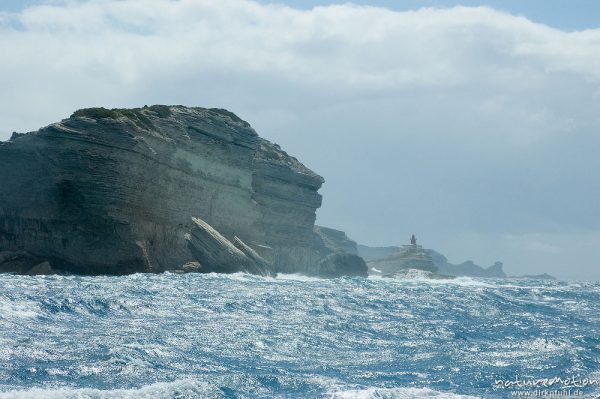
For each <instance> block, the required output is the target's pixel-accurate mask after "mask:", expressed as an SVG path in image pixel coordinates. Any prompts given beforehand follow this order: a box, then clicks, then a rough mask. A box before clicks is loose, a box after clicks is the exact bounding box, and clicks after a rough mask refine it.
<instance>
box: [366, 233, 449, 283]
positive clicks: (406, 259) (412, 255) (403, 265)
mask: <svg viewBox="0 0 600 399" xmlns="http://www.w3.org/2000/svg"><path fill="white" fill-rule="evenodd" d="M413 239H414V236H413ZM367 265H368V266H369V269H370V270H372V271H375V272H377V273H383V274H388V273H394V272H398V271H401V270H406V269H416V270H423V271H427V272H431V273H436V272H437V271H438V268H437V266H435V265H434V263H433V260H432V259H431V256H429V254H428V253H427V251H426V250H425V249H423V247H422V246H421V245H417V244H416V240H415V241H414V244H409V245H403V246H402V247H400V249H399V250H398V251H396V252H394V253H392V254H391V255H388V256H387V257H385V258H383V259H376V260H371V261H369V262H368V263H367Z"/></svg>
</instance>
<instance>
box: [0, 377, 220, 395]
mask: <svg viewBox="0 0 600 399" xmlns="http://www.w3.org/2000/svg"><path fill="white" fill-rule="evenodd" d="M219 393H220V395H219ZM221 396H223V395H222V393H221V392H220V391H219V389H218V388H216V387H210V386H209V384H208V383H203V382H199V381H193V380H176V381H173V382H159V383H156V384H151V385H145V386H143V387H141V388H135V389H110V390H101V389H91V388H63V387H57V388H32V389H28V390H23V391H7V392H0V399H40V398H44V399H117V398H118V399H167V398H169V399H171V398H174V397H177V398H207V397H221Z"/></svg>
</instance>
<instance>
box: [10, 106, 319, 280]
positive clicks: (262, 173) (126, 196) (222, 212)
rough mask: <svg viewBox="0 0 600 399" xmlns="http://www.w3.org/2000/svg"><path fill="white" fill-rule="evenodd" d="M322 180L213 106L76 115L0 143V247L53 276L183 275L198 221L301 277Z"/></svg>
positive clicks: (313, 260)
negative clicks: (40, 264) (46, 267)
mask: <svg viewBox="0 0 600 399" xmlns="http://www.w3.org/2000/svg"><path fill="white" fill-rule="evenodd" d="M322 183H323V178H322V177H321V176H319V175H317V174H316V173H314V172H312V171H311V170H309V169H308V168H306V167H305V166H304V165H302V164H301V163H300V162H299V161H298V160H297V159H295V158H293V157H291V156H289V155H288V154H287V153H285V152H284V151H283V150H281V148H280V147H279V146H278V145H276V144H273V143H271V142H269V141H267V140H264V139H262V138H260V137H258V135H257V134H256V132H255V131H254V130H253V129H252V128H251V126H250V125H249V124H248V123H247V122H245V121H243V120H242V119H240V118H238V117H237V116H236V115H234V114H232V113H230V112H228V111H225V110H221V109H205V108H187V107H183V106H152V107H144V108H138V109H121V110H117V109H115V110H107V109H103V108H93V109H84V110H80V111H77V112H75V113H74V114H73V115H72V116H71V117H70V118H68V119H65V120H63V121H61V122H58V123H54V124H52V125H49V126H47V127H45V128H42V129H40V130H39V131H37V132H32V133H28V134H13V137H12V138H11V139H10V140H9V141H7V142H1V143H0V190H1V193H2V195H1V196H0V251H13V252H14V251H26V252H27V253H28V254H30V256H31V257H33V258H35V259H44V260H46V261H48V262H49V263H50V264H51V266H52V268H53V269H56V270H60V271H64V272H72V273H81V274H127V273H133V272H161V271H165V270H180V269H181V268H182V267H183V266H182V265H187V266H186V267H187V268H188V269H190V270H193V269H194V266H193V264H194V263H193V262H195V261H196V259H195V258H194V256H193V255H192V254H191V251H190V249H189V246H188V241H187V240H186V234H190V232H191V231H192V230H193V229H194V228H195V226H194V223H193V222H192V221H191V220H192V219H191V218H192V217H194V216H195V217H199V218H201V219H202V220H204V221H206V222H207V223H209V224H210V226H212V227H213V228H214V229H215V230H217V231H218V232H219V233H220V234H221V235H222V236H224V237H226V238H227V239H228V240H233V237H234V236H237V237H239V238H240V240H241V241H243V242H244V243H246V244H247V245H248V246H249V247H252V248H254V249H255V250H257V251H258V252H259V253H260V250H261V249H262V250H266V251H267V252H268V253H269V256H270V257H271V258H272V260H273V264H274V266H275V267H276V268H277V269H279V270H281V271H283V272H300V273H308V272H310V271H312V270H314V267H315V266H314V265H316V264H318V262H319V261H320V259H321V258H322V255H321V254H320V253H319V251H318V250H316V249H315V247H314V233H313V227H314V221H315V210H316V209H317V208H318V207H319V206H320V204H321V196H320V194H319V193H318V192H317V191H318V189H319V188H320V187H321V185H322Z"/></svg>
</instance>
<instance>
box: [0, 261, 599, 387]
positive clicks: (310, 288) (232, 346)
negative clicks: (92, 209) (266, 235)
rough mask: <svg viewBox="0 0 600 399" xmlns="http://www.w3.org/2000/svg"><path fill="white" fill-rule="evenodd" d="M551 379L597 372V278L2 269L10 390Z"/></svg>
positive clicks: (2, 374) (0, 312) (1, 368)
mask: <svg viewBox="0 0 600 399" xmlns="http://www.w3.org/2000/svg"><path fill="white" fill-rule="evenodd" d="M553 377H561V378H570V377H575V379H584V378H590V379H600V284H599V283H583V282H578V283H575V282H553V281H550V282H547V281H535V280H477V279H469V278H459V279H456V280H452V281H436V280H425V279H411V280H394V279H382V278H369V279H365V278H344V279H334V280H319V279H311V278H304V277H299V276H288V277H285V276H284V277H283V278H281V277H280V278H276V279H273V278H262V277H256V276H249V275H242V274H235V275H216V274H209V275H199V274H187V275H174V274H168V273H167V274H162V275H145V274H136V275H132V276H127V277H60V276H48V277H43V276H40V277H24V276H14V275H0V399H6V398H11V399H12V398H16V399H18V398H36V399H38V398H50V399H53V398H60V399H63V398H65V399H68V398H86V399H87V398H148V399H150V398H152V399H154V398H157V399H161V398H173V399H184V398H378V399H384V398H402V399H409V398H437V399H455V398H507V397H511V395H514V392H517V391H518V390H517V389H515V388H514V387H509V388H500V387H497V386H494V385H495V383H496V382H497V381H498V380H503V381H515V380H516V379H522V380H524V379H541V378H553ZM592 382H593V381H592ZM557 386H558V385H554V386H553V387H551V388H544V389H552V390H556V389H557ZM521 391H522V390H521ZM529 391H531V389H529ZM581 391H582V392H584V393H585V396H584V397H594V398H595V397H598V396H600V387H599V386H598V385H594V384H593V383H592V384H590V385H589V386H587V387H585V388H583V389H582V390H581ZM512 397H514V396H512Z"/></svg>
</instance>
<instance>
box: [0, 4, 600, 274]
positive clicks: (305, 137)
mask: <svg viewBox="0 0 600 399" xmlns="http://www.w3.org/2000/svg"><path fill="white" fill-rule="evenodd" d="M54 3H55V4H49V5H41V6H34V7H29V8H27V9H25V10H23V11H22V12H20V13H17V14H9V13H3V14H2V15H0V54H1V56H0V57H1V58H0V87H2V88H3V95H2V96H0V139H2V138H4V139H5V138H8V137H9V135H10V132H12V131H13V130H16V131H26V130H34V129H37V128H38V127H40V126H42V125H45V124H48V123H50V122H53V121H56V120H58V119H61V118H63V117H66V116H68V115H70V113H71V112H72V111H73V110H75V109H77V108H82V107H85V106H107V107H124V106H141V105H144V104H152V103H171V104H186V105H198V106H218V107H225V108H228V109H231V110H232V111H234V112H236V113H238V114H240V116H242V117H244V118H245V119H247V120H248V121H249V122H251V123H252V124H253V125H254V126H255V128H256V129H257V130H258V131H259V133H261V134H262V135H264V136H266V137H268V138H271V139H273V140H275V141H277V142H279V143H281V144H282V145H283V146H284V148H286V149H288V150H289V151H290V152H291V153H292V154H294V155H296V156H298V157H299V158H300V159H301V160H303V161H304V162H305V163H306V164H307V165H308V166H310V167H312V168H313V169H315V170H316V171H318V172H319V173H321V174H323V175H324V176H325V178H326V180H327V182H326V184H325V186H324V188H323V190H322V192H323V194H324V195H325V201H324V205H323V208H322V209H321V210H320V211H319V221H320V222H321V223H323V224H329V225H332V226H333V227H339V228H344V229H346V230H348V232H349V234H350V235H351V236H353V237H355V238H357V239H359V240H361V241H363V242H367V243H371V244H392V243H397V242H399V241H404V238H405V237H406V236H408V235H409V233H412V230H418V231H421V232H424V233H425V235H426V236H429V243H426V245H429V246H432V247H435V246H436V245H444V244H443V243H445V242H448V240H447V237H448V236H456V237H458V236H460V237H466V236H468V235H469V234H491V235H495V236H496V237H503V236H504V235H505V234H515V235H520V234H533V235H535V234H557V233H561V234H562V233H564V232H567V231H571V232H574V234H575V233H577V234H583V233H584V232H590V234H595V232H596V231H600V210H599V207H598V205H597V198H600V181H599V180H598V179H594V178H593V177H592V176H594V175H595V174H596V173H597V170H599V169H600V161H599V157H598V156H597V152H598V150H599V149H600V137H599V135H598V126H600V124H599V122H600V113H598V112H597V109H598V105H599V103H600V100H599V98H600V96H599V95H598V93H600V29H593V30H586V31H581V32H563V31H560V30H557V29H553V28H550V27H548V26H545V25H542V24H538V23H534V22H531V21H529V20H527V19H526V18H524V17H518V16H513V15H510V14H507V13H503V12H499V11H496V10H494V9H491V8H487V7H476V8H471V7H454V8H447V9H437V8H424V9H420V10H415V11H408V12H394V11H391V10H387V9H384V8H377V7H365V6H356V5H351V4H346V5H335V6H327V7H315V8H313V9H311V10H296V9H293V8H289V7H286V6H282V5H263V4H259V3H257V2H253V1H246V0H221V1H219V2H215V1H209V0H180V1H170V0H118V1H116V0H113V1H110V0H106V1H102V0H91V1H63V2H54ZM594 237H595V236H594ZM461 245H462V246H463V247H464V253H465V255H464V256H465V258H467V257H471V256H469V253H470V252H473V253H475V252H477V251H479V249H481V247H476V245H475V244H473V243H471V242H469V241H463V242H462V244H461ZM438 249H440V250H441V251H442V252H443V251H444V249H445V248H438ZM529 250H531V248H529V249H527V248H522V249H521V251H524V252H523V253H525V252H526V251H529ZM563 252H564V250H563ZM578 256H583V255H578ZM590 256H591V255H590ZM594 256H595V255H594ZM515 258H516V257H515ZM582 259H583V258H582ZM596 261H597V259H595V258H594V259H592V258H590V257H587V258H585V260H582V262H584V263H585V262H587V264H592V263H594V262H596ZM594 264H597V262H596V263H594Z"/></svg>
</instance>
